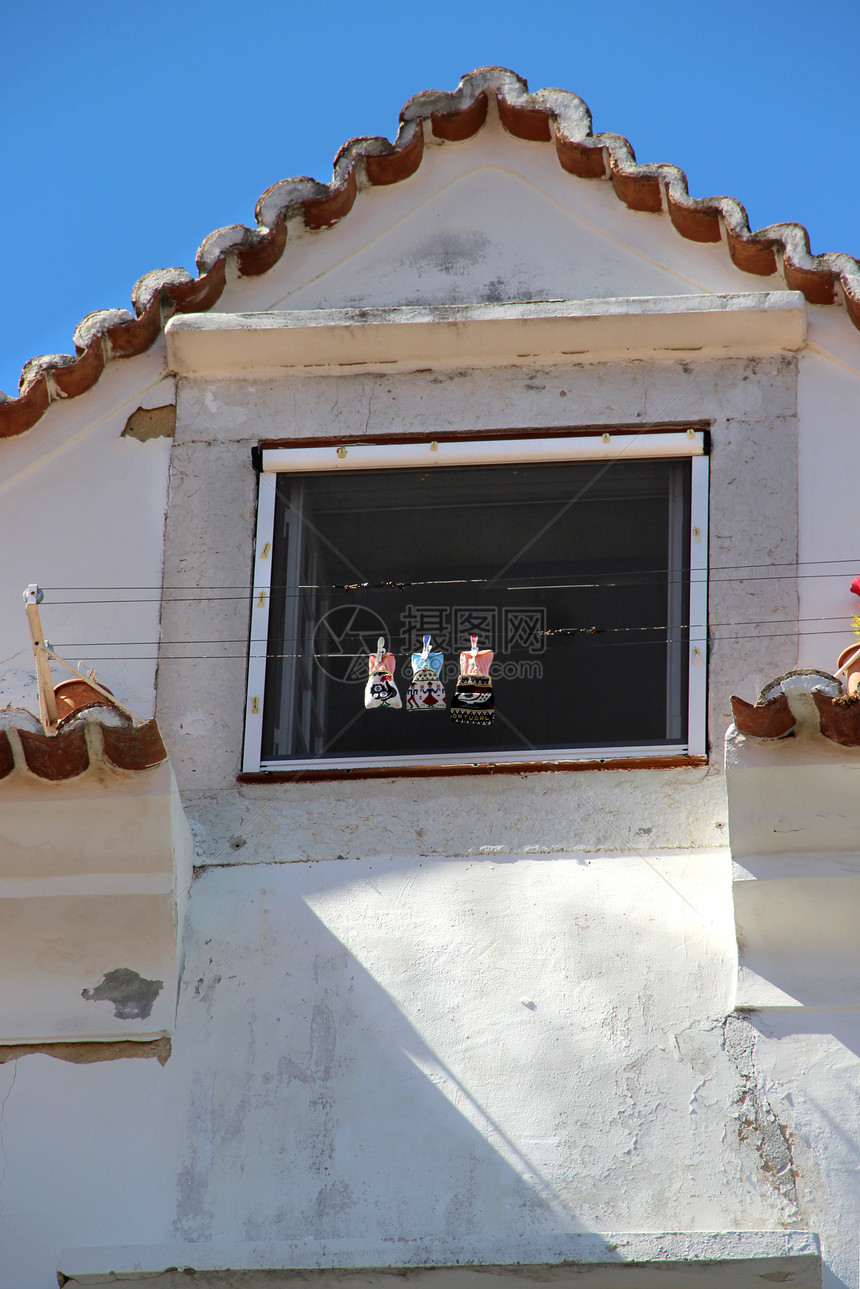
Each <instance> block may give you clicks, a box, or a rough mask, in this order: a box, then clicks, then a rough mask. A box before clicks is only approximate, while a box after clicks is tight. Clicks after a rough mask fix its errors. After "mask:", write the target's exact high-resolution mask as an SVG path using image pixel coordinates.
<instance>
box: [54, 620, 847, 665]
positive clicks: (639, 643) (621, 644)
mask: <svg viewBox="0 0 860 1289" xmlns="http://www.w3.org/2000/svg"><path fill="white" fill-rule="evenodd" d="M623 629H624V628H618V630H623ZM673 629H674V630H684V629H685V628H683V627H678V628H673ZM608 630H613V628H609V629H608ZM641 630H643V631H660V630H666V628H661V627H643V628H641ZM581 634H583V635H591V634H592V632H591V629H590V628H587V627H584V628H582V629H581ZM597 634H598V635H601V634H603V632H602V631H601V630H598V631H597ZM835 634H837V633H836V632H835V631H833V630H828V631H797V632H793V631H771V632H767V631H755V632H752V633H750V634H748V635H740V634H739V635H726V636H715V635H709V637H708V644H709V645H714V644H725V643H729V644H734V643H735V642H737V641H742V640H788V639H790V638H792V637H794V636H801V637H803V638H807V637H810V636H831V635H835ZM216 643H220V642H216ZM224 643H225V644H232V643H234V642H233V641H225V642H224ZM571 643H572V642H571ZM668 643H669V642H668V641H667V640H665V639H661V640H626V641H610V642H607V643H606V644H604V648H607V649H619V648H622V649H628V648H637V647H645V646H648V645H651V646H653V645H659V646H661V647H662V648H665V647H666V645H667V644H668ZM678 643H686V642H678ZM57 647H58V648H59V647H60V646H57ZM66 647H68V646H66ZM94 647H95V646H94ZM105 647H107V646H105ZM173 647H175V646H173ZM562 647H564V646H562ZM153 648H156V646H155V645H153ZM403 652H419V650H418V646H417V645H416V646H415V648H414V649H413V650H409V651H407V650H404V651H403ZM449 652H451V653H452V655H453V654H456V653H460V652H464V653H465V652H467V651H466V650H465V649H457V650H451V651H449ZM369 653H370V650H368V649H365V650H362V651H361V652H360V653H314V652H313V651H311V652H308V653H305V652H299V653H282V652H281V651H279V650H271V651H270V650H264V651H262V652H260V653H253V652H252V653H250V654H249V653H244V652H242V653H233V654H223V653H216V654H206V653H184V654H179V655H177V656H170V655H164V654H155V653H153V654H102V655H101V656H100V657H95V656H92V657H91V658H90V661H91V662H92V663H100V662H158V663H162V662H200V661H209V662H228V661H242V662H244V661H246V660H247V659H248V658H251V659H254V658H269V659H278V658H314V659H332V658H340V659H344V660H345V659H348V658H367V657H368V654H369ZM515 654H523V655H527V656H529V657H531V658H534V659H535V660H538V659H540V658H544V657H546V653H545V652H541V653H538V652H535V650H534V649H533V648H528V647H524V648H521V649H506V650H505V651H504V654H502V653H501V651H499V657H498V661H499V662H501V661H503V660H504V659H507V658H510V657H512V656H513V655H515Z"/></svg>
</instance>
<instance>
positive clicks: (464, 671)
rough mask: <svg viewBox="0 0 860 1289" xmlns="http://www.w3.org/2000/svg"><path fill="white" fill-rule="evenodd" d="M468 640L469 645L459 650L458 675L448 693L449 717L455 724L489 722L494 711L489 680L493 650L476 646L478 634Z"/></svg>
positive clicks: (493, 715)
mask: <svg viewBox="0 0 860 1289" xmlns="http://www.w3.org/2000/svg"><path fill="white" fill-rule="evenodd" d="M471 640H472V648H471V649H470V650H469V651H468V653H461V654H460V675H459V676H458V677H457V688H456V689H455V690H454V693H453V695H452V697H451V720H452V721H454V722H455V724H457V725H489V724H490V722H491V721H492V720H493V718H494V717H495V715H496V713H495V711H494V710H493V682H492V681H491V680H490V664H491V663H492V661H493V651H492V649H480V650H479V649H478V637H477V636H472V637H471Z"/></svg>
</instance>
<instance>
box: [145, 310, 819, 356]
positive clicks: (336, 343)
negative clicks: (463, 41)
mask: <svg viewBox="0 0 860 1289" xmlns="http://www.w3.org/2000/svg"><path fill="white" fill-rule="evenodd" d="M806 322H807V318H806V301H805V300H804V298H803V296H802V295H801V293H800V292H799V291H754V292H744V293H739V294H725V295H674V296H642V297H624V298H620V299H605V300H536V301H526V302H522V303H516V304H469V305H450V304H447V305H437V306H428V307H423V306H422V307H418V306H408V307H407V306H401V307H396V308H378V309H360V308H357V309H305V310H293V311H285V312H271V313H186V314H177V315H176V316H175V317H173V318H171V319H170V321H169V323H168V324H167V328H166V337H167V361H168V366H169V368H170V370H171V372H174V373H175V374H176V375H179V376H209V377H217V376H236V375H242V374H245V373H248V372H259V371H279V370H282V369H285V368H305V369H308V370H310V371H319V372H323V373H330V372H331V371H332V370H335V371H343V370H344V369H349V371H354V370H355V369H356V368H359V369H362V368H364V369H370V370H373V369H382V370H385V371H390V370H392V369H394V370H397V369H402V370H413V369H415V368H416V367H417V368H423V369H428V368H434V367H437V366H439V367H445V366H460V367H462V366H463V365H470V366H474V365H480V366H491V365H497V364H502V363H504V364H505V365H508V364H511V363H514V364H515V363H533V362H535V361H540V362H566V361H567V362H569V361H571V360H573V361H576V362H584V361H598V360H599V361H602V360H605V359H608V358H613V357H625V358H628V357H638V356H643V357H644V356H647V355H652V354H660V355H663V356H668V355H670V354H671V355H674V354H699V355H702V354H705V355H707V354H713V355H719V356H725V355H726V354H739V355H744V354H753V353H756V354H762V353H772V352H774V351H781V350H795V349H800V348H802V347H803V345H804V343H805V340H806Z"/></svg>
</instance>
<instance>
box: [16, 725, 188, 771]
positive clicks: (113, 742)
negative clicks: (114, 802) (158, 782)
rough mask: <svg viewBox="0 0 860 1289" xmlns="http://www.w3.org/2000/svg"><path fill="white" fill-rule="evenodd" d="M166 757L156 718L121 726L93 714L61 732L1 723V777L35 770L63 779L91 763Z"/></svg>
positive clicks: (138, 764) (117, 764) (147, 764)
mask: <svg viewBox="0 0 860 1289" xmlns="http://www.w3.org/2000/svg"><path fill="white" fill-rule="evenodd" d="M166 759H167V752H166V751H165V748H164V743H163V742H162V739H161V734H160V733H159V730H158V726H157V725H156V723H155V721H154V720H152V721H147V722H146V723H145V724H143V725H138V726H132V725H128V726H116V725H108V724H106V723H103V722H101V721H99V720H95V719H92V717H89V718H83V719H81V720H80V721H78V722H77V723H76V724H75V725H73V726H71V727H70V728H68V729H65V730H61V731H60V733H59V734H55V735H47V734H40V733H36V732H35V731H33V730H30V729H25V728H19V727H16V726H13V727H11V728H6V729H0V781H2V780H3V779H6V778H8V777H9V776H11V775H14V774H22V773H23V774H27V773H29V774H32V775H35V776H36V777H37V778H39V779H44V780H46V781H47V782H51V783H58V782H63V781H65V780H67V779H74V778H77V776H78V775H80V774H84V773H85V771H86V770H88V769H90V767H93V768H98V767H104V768H107V769H112V770H125V771H139V770H148V769H151V768H152V767H153V766H156V765H160V764H161V763H162V762H163V761H165V760H166Z"/></svg>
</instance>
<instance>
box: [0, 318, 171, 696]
mask: <svg viewBox="0 0 860 1289" xmlns="http://www.w3.org/2000/svg"><path fill="white" fill-rule="evenodd" d="M173 385H174V382H173V381H172V380H169V379H165V362H164V345H163V341H162V342H160V343H159V344H158V345H157V346H156V347H155V348H154V350H153V351H152V352H151V353H149V354H147V355H146V356H145V357H144V358H142V359H138V360H133V365H132V368H131V369H129V367H128V366H127V365H124V364H123V363H121V362H115V363H114V364H112V365H110V366H109V367H108V368H107V370H106V371H105V373H104V374H103V376H102V378H101V380H100V381H99V383H98V384H97V385H96V387H95V388H94V389H93V390H91V391H90V392H89V393H87V394H84V395H81V396H80V397H79V398H76V399H73V400H72V401H71V402H70V403H69V404H68V405H66V404H58V403H55V404H53V406H52V407H50V408H49V409H48V411H47V413H46V414H45V416H44V417H43V418H42V420H41V421H40V422H39V423H38V425H37V426H36V428H35V429H33V430H31V431H30V432H29V433H27V434H24V435H21V436H20V437H18V438H13V439H6V440H3V441H2V442H0V508H2V511H1V512H2V525H3V534H4V541H3V551H4V553H3V560H2V562H0V604H2V606H3V608H2V613H0V707H5V706H6V705H7V704H8V703H9V702H12V703H16V702H18V701H20V700H19V690H20V684H21V680H22V677H21V674H20V673H21V672H29V673H30V674H32V673H33V649H32V645H31V642H30V633H29V630H28V627H27V620H26V617H25V615H24V605H23V600H22V598H21V593H22V592H23V590H24V588H25V587H26V586H27V585H28V584H29V583H31V582H36V583H38V584H39V585H40V586H42V587H44V588H46V589H45V601H44V604H43V606H42V609H41V613H42V625H43V627H44V630H45V632H46V634H47V637H48V640H49V641H50V642H51V644H52V645H53V647H54V649H55V650H56V651H57V653H59V654H60V656H61V657H65V658H66V659H67V661H69V662H70V663H72V664H73V665H77V664H78V662H79V660H80V661H82V662H83V664H84V666H85V668H88V667H90V666H95V667H96V673H97V676H98V677H99V679H100V680H101V681H102V683H103V684H106V685H107V686H108V687H109V688H110V689H111V690H113V692H114V693H115V694H116V695H117V697H118V698H120V699H121V700H122V701H123V702H124V703H126V705H127V706H129V707H131V708H132V710H133V711H135V712H136V713H137V714H138V715H139V716H141V717H142V718H147V717H149V716H151V715H152V713H153V710H154V706H155V669H156V663H157V646H158V640H159V622H160V616H161V607H160V587H161V569H162V558H163V535H164V513H165V504H166V500H167V473H168V466H169V461H170V440H169V439H168V438H154V439H150V440H149V441H147V442H140V441H139V440H137V439H135V438H132V437H129V436H123V433H122V431H123V427H124V426H125V424H126V421H127V420H128V418H129V416H130V415H131V414H132V413H133V412H134V411H135V410H136V409H137V408H138V407H140V406H143V407H158V406H161V405H163V404H166V403H170V402H173V401H174V399H175V394H174V389H173ZM102 659H103V661H100V660H102ZM9 673H12V674H11V675H10V674H9ZM54 673H55V674H54V679H55V682H57V683H59V681H61V680H64V679H68V678H69V676H70V673H69V672H64V671H63V669H62V668H60V667H59V666H57V665H56V664H55V665H54ZM4 677H5V678H6V679H5V682H4Z"/></svg>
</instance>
